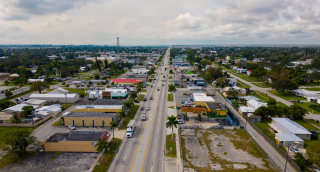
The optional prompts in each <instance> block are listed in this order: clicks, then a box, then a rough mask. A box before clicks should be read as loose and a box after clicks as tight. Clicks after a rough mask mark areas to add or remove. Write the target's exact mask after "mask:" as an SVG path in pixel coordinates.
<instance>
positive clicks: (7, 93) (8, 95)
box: [4, 90, 12, 98]
mask: <svg viewBox="0 0 320 172" xmlns="http://www.w3.org/2000/svg"><path fill="white" fill-rule="evenodd" d="M4 95H6V97H7V98H9V97H11V96H12V92H11V91H9V90H7V91H6V92H5V93H4Z"/></svg>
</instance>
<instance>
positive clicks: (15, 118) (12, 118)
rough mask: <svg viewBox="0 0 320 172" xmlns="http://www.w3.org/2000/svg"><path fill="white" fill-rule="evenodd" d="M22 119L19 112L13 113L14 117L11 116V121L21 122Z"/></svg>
mask: <svg viewBox="0 0 320 172" xmlns="http://www.w3.org/2000/svg"><path fill="white" fill-rule="evenodd" d="M21 121H22V120H21V118H20V116H19V114H18V113H13V114H12V117H11V118H10V122H11V123H20V122H21Z"/></svg>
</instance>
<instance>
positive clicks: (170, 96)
mask: <svg viewBox="0 0 320 172" xmlns="http://www.w3.org/2000/svg"><path fill="white" fill-rule="evenodd" d="M168 101H169V102H172V101H173V96H172V94H168Z"/></svg>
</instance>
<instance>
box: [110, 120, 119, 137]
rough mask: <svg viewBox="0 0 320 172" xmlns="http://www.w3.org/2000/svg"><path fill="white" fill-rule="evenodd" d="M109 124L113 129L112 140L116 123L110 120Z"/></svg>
mask: <svg viewBox="0 0 320 172" xmlns="http://www.w3.org/2000/svg"><path fill="white" fill-rule="evenodd" d="M109 124H110V127H111V129H112V130H113V134H112V140H114V129H115V128H116V127H117V126H118V123H117V122H113V121H112V122H110V123H109Z"/></svg>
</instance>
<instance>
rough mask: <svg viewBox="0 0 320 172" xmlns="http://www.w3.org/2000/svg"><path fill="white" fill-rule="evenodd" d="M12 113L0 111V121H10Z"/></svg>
mask: <svg viewBox="0 0 320 172" xmlns="http://www.w3.org/2000/svg"><path fill="white" fill-rule="evenodd" d="M11 117H12V115H11V114H7V113H5V112H0V123H10V119H11Z"/></svg>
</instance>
